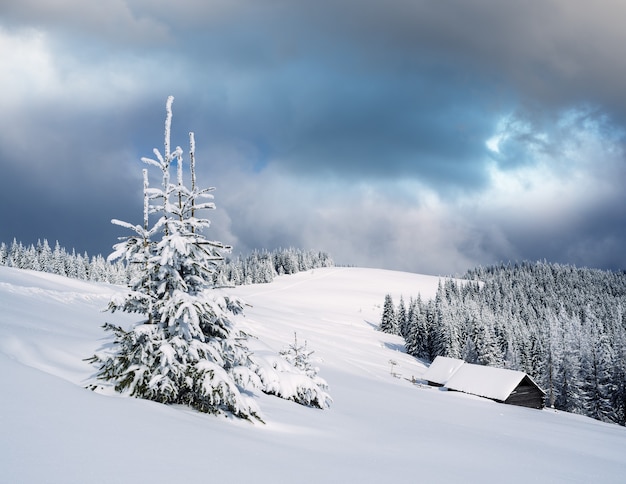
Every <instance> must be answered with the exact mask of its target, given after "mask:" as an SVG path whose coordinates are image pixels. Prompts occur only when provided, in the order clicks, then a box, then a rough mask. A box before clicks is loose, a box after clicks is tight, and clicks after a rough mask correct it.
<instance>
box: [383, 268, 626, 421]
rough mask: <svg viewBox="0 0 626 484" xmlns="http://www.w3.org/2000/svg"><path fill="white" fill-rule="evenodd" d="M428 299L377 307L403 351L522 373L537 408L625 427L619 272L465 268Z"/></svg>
mask: <svg viewBox="0 0 626 484" xmlns="http://www.w3.org/2000/svg"><path fill="white" fill-rule="evenodd" d="M464 278H465V279H466V280H465V281H459V280H452V279H447V280H443V281H441V282H440V284H439V287H438V290H437V294H436V296H435V297H434V299H428V300H423V299H422V298H421V297H420V295H419V294H417V295H416V296H415V297H411V298H409V299H408V300H405V299H404V297H401V298H400V300H399V301H397V304H394V302H393V300H392V298H391V296H389V295H388V296H387V297H386V298H385V300H384V303H383V307H384V311H383V315H382V319H381V325H380V328H381V330H382V331H385V332H387V333H391V334H397V335H400V336H402V337H403V338H404V340H405V343H406V350H407V352H408V353H409V354H411V355H413V356H415V357H418V358H422V359H424V360H426V361H432V360H433V359H434V358H435V357H436V356H438V355H441V356H449V357H453V358H461V359H464V360H465V361H467V362H470V363H478V364H481V365H490V366H496V367H501V368H511V369H516V370H522V371H524V372H526V373H527V374H528V375H530V376H531V377H532V378H533V379H534V380H535V381H536V382H537V383H538V384H539V385H540V386H541V387H542V388H543V389H544V390H545V391H546V400H547V401H546V405H548V406H553V407H554V408H556V409H560V410H565V411H568V412H572V413H578V414H581V415H586V416H589V417H592V418H595V419H598V420H602V421H606V422H615V423H618V424H620V425H625V424H626V326H625V324H624V321H625V316H626V274H625V273H623V272H610V271H602V270H595V269H585V268H576V267H573V266H568V265H559V264H549V263H547V262H537V263H529V262H528V263H520V264H506V265H498V266H492V267H487V268H482V267H481V268H477V269H473V270H470V271H468V273H467V274H466V275H465V277H464Z"/></svg>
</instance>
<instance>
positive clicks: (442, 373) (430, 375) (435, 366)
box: [422, 356, 465, 385]
mask: <svg viewBox="0 0 626 484" xmlns="http://www.w3.org/2000/svg"><path fill="white" fill-rule="evenodd" d="M464 363H465V362H464V361H463V360H459V359H458V358H449V357H447V356H437V357H436V358H435V360H434V361H433V362H432V363H431V364H430V366H429V367H428V369H427V370H426V372H425V373H424V374H423V375H422V379H423V380H426V381H428V382H432V383H436V384H438V385H445V384H446V383H447V382H448V380H449V379H450V378H451V377H452V375H454V374H455V373H456V371H457V370H458V369H459V368H460V367H461V366H462V365H463V364H464Z"/></svg>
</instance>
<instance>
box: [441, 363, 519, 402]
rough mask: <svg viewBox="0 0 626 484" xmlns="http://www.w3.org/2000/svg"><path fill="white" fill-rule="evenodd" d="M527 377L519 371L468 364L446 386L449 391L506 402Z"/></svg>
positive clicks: (461, 367)
mask: <svg viewBox="0 0 626 484" xmlns="http://www.w3.org/2000/svg"><path fill="white" fill-rule="evenodd" d="M525 376H526V373H524V372H521V371H517V370H505V369H503V368H494V367H491V366H481V365H472V364H469V363H466V364H464V365H461V366H460V367H459V369H458V370H457V371H456V372H455V373H454V375H452V377H451V378H450V379H449V380H448V381H447V382H446V384H445V386H446V387H447V388H448V389H449V390H456V391H459V392H464V393H471V394H472V395H477V396H479V397H486V398H491V399H493V400H500V401H504V400H506V399H507V398H508V397H509V395H511V393H512V392H513V390H515V388H516V387H517V385H519V384H520V383H521V381H522V380H523V379H524V377H525Z"/></svg>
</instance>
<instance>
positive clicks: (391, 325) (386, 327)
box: [379, 294, 398, 334]
mask: <svg viewBox="0 0 626 484" xmlns="http://www.w3.org/2000/svg"><path fill="white" fill-rule="evenodd" d="M379 329H380V330H381V331H382V332H383V333H389V334H398V323H397V319H396V311H395V309H394V306H393V299H392V298H391V294H387V295H386V296H385V302H384V304H383V316H382V319H381V321H380V326H379Z"/></svg>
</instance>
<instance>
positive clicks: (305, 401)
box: [253, 333, 332, 408]
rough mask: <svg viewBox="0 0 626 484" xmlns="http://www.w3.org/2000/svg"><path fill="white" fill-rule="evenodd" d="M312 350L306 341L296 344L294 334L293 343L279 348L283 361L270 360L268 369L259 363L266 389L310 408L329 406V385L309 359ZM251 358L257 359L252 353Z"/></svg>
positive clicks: (260, 373) (295, 335)
mask: <svg viewBox="0 0 626 484" xmlns="http://www.w3.org/2000/svg"><path fill="white" fill-rule="evenodd" d="M313 353H314V351H313V350H310V349H309V348H308V347H307V342H306V340H305V341H304V344H300V343H298V336H297V334H296V333H294V341H293V343H291V344H290V345H289V346H288V347H287V348H284V349H283V350H281V351H280V356H281V357H282V360H283V361H280V360H278V359H272V360H271V367H270V368H268V367H267V365H266V366H265V367H262V366H261V365H259V368H262V371H261V372H259V376H261V380H262V381H263V382H264V385H265V392H266V393H271V394H275V395H277V396H280V397H281V398H286V399H288V400H293V401H295V402H297V403H300V404H302V405H307V406H311V407H317V408H325V407H327V406H329V405H330V403H331V402H332V399H331V397H330V395H329V394H328V384H327V383H326V380H324V379H323V378H321V377H320V376H319V375H318V372H319V368H318V367H317V366H315V365H314V364H313V361H312V360H311V355H312V354H313ZM253 359H254V360H255V361H258V360H257V359H256V358H255V357H254V356H253ZM285 363H287V365H285Z"/></svg>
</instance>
